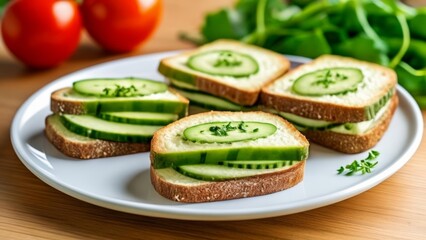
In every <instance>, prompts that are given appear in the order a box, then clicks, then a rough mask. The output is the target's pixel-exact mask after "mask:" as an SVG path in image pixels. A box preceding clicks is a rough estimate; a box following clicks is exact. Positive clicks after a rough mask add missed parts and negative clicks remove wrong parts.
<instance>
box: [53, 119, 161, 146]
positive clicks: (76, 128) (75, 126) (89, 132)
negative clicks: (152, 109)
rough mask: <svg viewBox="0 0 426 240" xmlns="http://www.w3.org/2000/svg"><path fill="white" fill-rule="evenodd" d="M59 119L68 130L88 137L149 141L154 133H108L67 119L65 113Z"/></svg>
mask: <svg viewBox="0 0 426 240" xmlns="http://www.w3.org/2000/svg"><path fill="white" fill-rule="evenodd" d="M93 118H96V117H94V116H93ZM100 120H101V119H100ZM60 121H61V123H62V124H63V125H64V126H65V127H66V128H67V129H68V130H69V131H71V132H73V133H76V134H78V135H82V136H86V137H89V138H94V139H102V140H107V141H115V142H131V143H145V142H149V141H151V139H152V137H153V135H154V131H152V132H148V133H145V134H143V133H141V132H138V133H135V134H132V135H130V134H117V133H110V132H107V131H104V130H97V129H88V128H86V127H85V126H82V125H80V124H79V123H76V122H74V121H70V120H68V119H67V117H66V115H62V116H60ZM101 121H106V120H101ZM116 124H124V123H116ZM153 127H154V126H153ZM157 127H158V129H159V128H161V127H162V126H157Z"/></svg>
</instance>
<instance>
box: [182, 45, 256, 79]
mask: <svg viewBox="0 0 426 240" xmlns="http://www.w3.org/2000/svg"><path fill="white" fill-rule="evenodd" d="M187 64H188V66H189V67H190V68H192V69H194V70H196V71H200V72H203V73H207V74H211V75H218V76H231V77H236V78H241V77H247V76H249V75H251V74H255V73H257V71H259V65H258V63H257V61H256V60H255V59H254V58H253V57H252V56H250V55H248V54H244V53H240V52H236V51H234V50H212V51H207V52H202V53H199V54H195V55H193V56H191V57H190V58H189V59H188V63H187Z"/></svg>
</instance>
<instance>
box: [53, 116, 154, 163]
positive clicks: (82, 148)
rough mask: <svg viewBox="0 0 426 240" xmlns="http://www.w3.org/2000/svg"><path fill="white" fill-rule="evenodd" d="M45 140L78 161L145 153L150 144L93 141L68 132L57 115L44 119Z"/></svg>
mask: <svg viewBox="0 0 426 240" xmlns="http://www.w3.org/2000/svg"><path fill="white" fill-rule="evenodd" d="M45 122H46V123H45V124H46V127H45V134H46V137H47V139H48V140H49V141H50V142H51V143H52V144H53V145H54V146H55V147H56V148H57V149H58V150H59V151H61V152H62V153H63V154H65V155H67V156H69V157H73V158H80V159H92V158H102V157H112V156H120V155H126V154H132V153H138V152H147V151H149V148H150V143H149V142H148V143H127V142H113V141H105V140H100V139H93V138H89V137H85V136H82V135H78V134H76V133H73V132H71V131H69V130H68V129H67V128H66V127H65V126H64V125H63V124H62V123H61V121H60V119H59V115H57V114H52V115H49V116H47V117H46V121H45Z"/></svg>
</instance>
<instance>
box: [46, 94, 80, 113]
mask: <svg viewBox="0 0 426 240" xmlns="http://www.w3.org/2000/svg"><path fill="white" fill-rule="evenodd" d="M71 91H72V88H70V87H66V88H61V89H58V90H56V91H54V92H52V94H51V95H50V110H51V111H52V112H54V113H66V114H76V115H79V114H86V113H87V112H86V109H85V107H84V102H79V101H75V100H71V99H67V98H64V97H63V96H64V94H67V93H70V92H71Z"/></svg>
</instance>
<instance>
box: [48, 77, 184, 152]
mask: <svg viewBox="0 0 426 240" xmlns="http://www.w3.org/2000/svg"><path fill="white" fill-rule="evenodd" d="M188 103H189V102H188V100H187V99H186V98H184V97H182V96H181V95H180V94H178V93H176V92H174V91H173V90H170V89H169V88H168V86H167V85H166V84H165V83H161V82H157V81H153V80H147V79H140V78H116V79H85V80H79V81H75V82H74V83H73V86H72V87H66V88H62V89H59V90H56V91H55V92H53V93H52V94H51V110H52V112H53V114H51V115H49V116H48V117H47V118H46V128H45V133H46V136H47V138H48V139H49V141H50V142H51V143H52V144H53V145H54V146H55V147H56V148H57V149H59V150H60V151H61V152H62V153H64V154H65V155H68V156H71V157H75V158H81V159H91V158H99V157H110V156H117V155H124V154H130V153H136V152H144V151H149V148H150V141H151V138H152V136H153V134H154V132H155V131H156V130H158V129H160V128H161V127H163V126H164V125H166V124H168V123H170V122H173V121H175V120H177V119H179V118H181V117H184V116H186V115H187V111H188Z"/></svg>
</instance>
